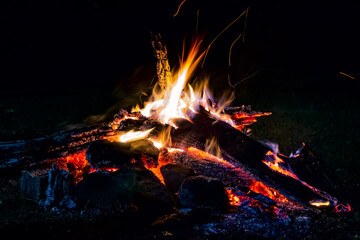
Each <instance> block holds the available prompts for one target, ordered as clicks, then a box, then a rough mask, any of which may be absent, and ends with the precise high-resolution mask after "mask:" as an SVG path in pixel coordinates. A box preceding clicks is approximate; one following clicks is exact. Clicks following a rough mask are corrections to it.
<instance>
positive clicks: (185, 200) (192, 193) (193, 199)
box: [178, 176, 229, 210]
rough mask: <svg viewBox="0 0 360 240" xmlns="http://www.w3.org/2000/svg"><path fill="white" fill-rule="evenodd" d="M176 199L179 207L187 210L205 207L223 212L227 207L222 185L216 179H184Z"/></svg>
mask: <svg viewBox="0 0 360 240" xmlns="http://www.w3.org/2000/svg"><path fill="white" fill-rule="evenodd" d="M178 197H179V201H180V203H181V205H182V206H183V207H188V208H196V207H199V206H206V207H212V208H214V209H215V210H223V209H225V208H226V207H227V206H228V205H229V199H228V197H227V195H226V193H225V189H224V184H223V183H222V182H221V181H220V180H218V179H216V178H209V177H205V176H193V177H188V178H186V179H185V180H184V182H183V183H182V185H181V187H180V190H179V194H178Z"/></svg>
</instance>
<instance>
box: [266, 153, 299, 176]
mask: <svg viewBox="0 0 360 240" xmlns="http://www.w3.org/2000/svg"><path fill="white" fill-rule="evenodd" d="M265 155H266V156H270V157H271V158H273V161H274V162H271V161H262V162H263V163H265V164H266V165H267V166H268V167H269V168H271V169H272V170H273V171H275V172H279V173H281V174H283V175H285V176H289V177H292V178H294V179H296V180H299V178H298V177H297V176H296V175H295V174H294V173H293V172H290V171H289V170H287V169H285V168H284V167H282V166H281V165H280V163H284V160H282V159H281V158H279V157H278V156H277V155H276V154H274V153H273V152H271V151H268V152H267V153H266V154H265Z"/></svg>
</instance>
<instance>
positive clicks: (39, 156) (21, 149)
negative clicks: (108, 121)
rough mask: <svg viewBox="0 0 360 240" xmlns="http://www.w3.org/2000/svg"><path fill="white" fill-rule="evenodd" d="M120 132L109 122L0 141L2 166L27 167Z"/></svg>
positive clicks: (76, 150)
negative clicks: (51, 133)
mask: <svg viewBox="0 0 360 240" xmlns="http://www.w3.org/2000/svg"><path fill="white" fill-rule="evenodd" d="M115 134H116V132H115V131H113V129H112V128H111V127H109V126H108V125H96V126H92V127H85V128H78V129H73V130H68V131H63V132H60V133H55V134H53V135H51V136H49V137H42V138H36V139H31V140H23V141H11V142H0V168H26V167H29V166H32V165H34V164H37V163H41V162H43V161H45V160H49V159H54V158H59V157H64V156H66V155H69V154H71V153H76V152H80V151H83V150H85V149H86V148H87V146H88V145H89V143H91V142H94V141H96V140H101V139H106V138H109V137H111V136H113V135H115Z"/></svg>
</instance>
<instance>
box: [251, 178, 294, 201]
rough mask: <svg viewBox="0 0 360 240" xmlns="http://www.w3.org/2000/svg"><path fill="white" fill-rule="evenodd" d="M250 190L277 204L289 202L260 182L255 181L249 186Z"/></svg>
mask: <svg viewBox="0 0 360 240" xmlns="http://www.w3.org/2000/svg"><path fill="white" fill-rule="evenodd" d="M249 188H250V190H251V191H253V192H256V193H261V194H262V195H264V196H267V197H268V198H270V199H272V200H275V201H279V202H288V201H289V200H288V199H287V198H286V197H285V196H284V195H282V194H280V193H279V192H278V191H277V190H275V189H273V188H271V187H268V186H266V185H265V184H263V183H262V182H258V181H255V180H254V182H253V183H252V184H251V185H250V186H249Z"/></svg>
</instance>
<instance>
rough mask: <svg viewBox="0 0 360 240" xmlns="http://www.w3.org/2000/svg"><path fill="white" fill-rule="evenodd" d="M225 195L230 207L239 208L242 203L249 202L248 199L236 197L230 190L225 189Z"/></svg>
mask: <svg viewBox="0 0 360 240" xmlns="http://www.w3.org/2000/svg"><path fill="white" fill-rule="evenodd" d="M226 194H227V195H228V197H229V204H230V205H231V206H240V205H241V204H242V203H243V202H244V201H250V198H249V197H247V196H239V195H236V194H235V193H234V192H233V191H232V190H231V189H226Z"/></svg>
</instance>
